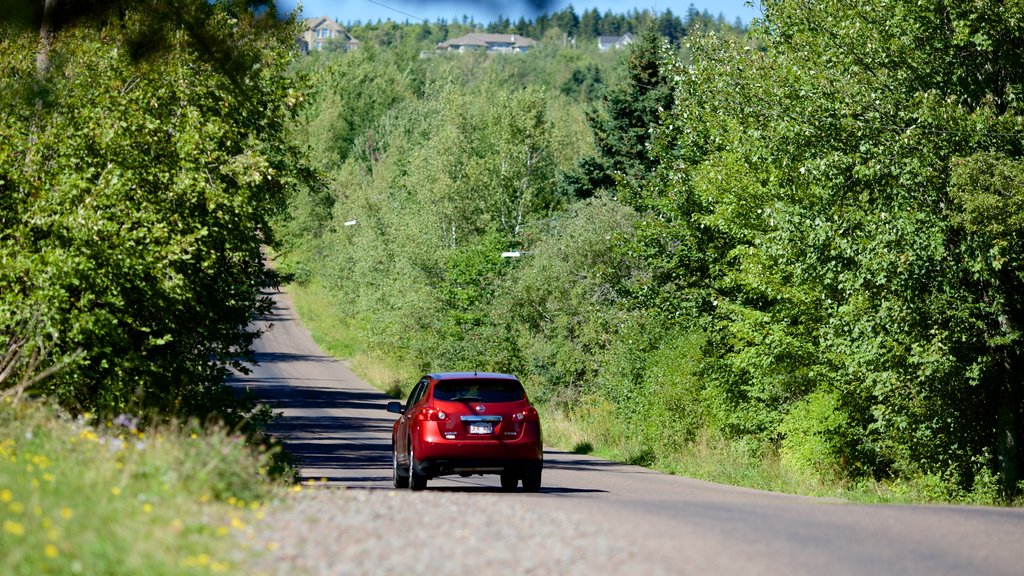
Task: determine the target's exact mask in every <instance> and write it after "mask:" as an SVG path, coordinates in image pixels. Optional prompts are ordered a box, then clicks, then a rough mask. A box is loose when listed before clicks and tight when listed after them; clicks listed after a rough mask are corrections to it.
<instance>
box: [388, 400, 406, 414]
mask: <svg viewBox="0 0 1024 576" xmlns="http://www.w3.org/2000/svg"><path fill="white" fill-rule="evenodd" d="M388 412H394V413H395V414H401V413H402V412H405V406H402V403H401V402H388Z"/></svg>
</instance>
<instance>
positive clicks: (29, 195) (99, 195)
mask: <svg viewBox="0 0 1024 576" xmlns="http://www.w3.org/2000/svg"><path fill="white" fill-rule="evenodd" d="M177 4H178V5H179V7H180V8H182V9H183V10H184V12H183V14H182V15H181V16H182V18H181V19H168V20H166V21H162V22H160V23H159V24H158V27H161V33H163V32H167V35H166V36H165V37H164V40H165V41H166V43H165V44H163V45H161V46H160V47H159V49H160V50H161V57H160V58H159V59H156V58H152V59H151V58H142V57H140V56H139V54H134V53H133V52H132V51H131V50H127V51H126V50H124V49H123V48H124V47H125V46H126V45H127V44H130V43H131V42H132V41H133V38H134V37H133V34H134V33H135V32H136V29H135V28H133V27H134V26H140V25H142V23H143V22H144V21H145V20H146V18H147V15H146V14H144V13H142V12H139V11H135V10H127V11H126V12H125V13H124V14H123V15H122V16H123V18H111V19H105V18H104V17H103V15H102V14H100V15H98V17H97V18H96V19H95V20H90V21H88V23H86V22H79V23H77V24H75V25H72V26H68V27H65V28H63V29H62V30H61V31H60V32H59V33H58V34H57V36H56V38H55V40H54V44H53V47H52V48H51V50H50V54H49V55H50V59H51V62H52V67H51V74H50V76H48V77H46V78H45V79H44V80H45V85H46V89H47V90H46V92H45V94H44V95H43V96H44V98H42V99H40V100H36V98H35V97H34V96H33V95H31V94H25V95H22V96H21V97H20V98H19V93H18V92H6V91H5V93H4V94H5V98H9V101H8V102H7V104H10V107H9V110H12V111H16V114H12V115H11V116H10V120H11V121H10V122H5V123H4V125H3V127H2V128H0V129H2V130H3V132H4V133H3V135H2V136H3V137H2V139H3V141H4V142H5V144H4V145H2V152H0V158H2V159H3V164H2V170H0V173H2V174H4V177H3V180H4V182H5V183H4V186H5V192H10V194H9V195H8V194H6V193H5V194H4V195H3V197H4V199H5V200H4V202H5V205H4V206H3V208H5V210H4V211H3V218H4V226H3V231H2V232H0V254H6V255H9V256H8V257H9V258H10V261H11V264H12V265H11V266H10V267H8V266H4V268H3V272H0V308H2V307H9V309H18V308H21V307H31V308H32V309H37V310H41V312H40V317H41V318H42V321H43V322H44V325H45V326H46V327H47V328H48V329H49V330H52V332H53V333H54V334H55V335H56V338H55V344H54V347H53V349H52V353H53V354H54V360H56V361H59V360H60V359H61V358H67V357H70V355H73V354H74V353H75V351H76V350H79V349H80V350H81V351H82V354H81V356H80V357H79V356H75V358H76V360H75V362H74V364H73V365H72V366H70V367H68V368H67V369H65V370H64V371H62V372H60V373H59V374H57V375H56V376H55V377H53V378H51V379H49V380H46V381H45V382H42V383H40V384H39V385H37V386H36V391H37V392H40V393H45V394H50V395H53V396H55V397H56V398H58V399H59V400H61V401H62V402H63V403H64V404H65V405H66V406H68V407H69V408H72V409H73V410H110V411H126V410H129V409H131V410H133V411H147V410H148V411H152V412H154V413H158V414H165V415H166V414H178V413H181V415H193V414H194V415H198V416H204V417H205V416H206V415H207V413H208V412H209V411H210V410H211V409H215V408H213V407H212V406H204V405H203V404H204V400H202V398H204V397H206V396H208V392H209V391H210V390H212V389H215V388H216V387H217V386H218V385H219V384H220V383H221V382H222V380H223V377H224V375H225V374H226V372H227V370H226V368H227V366H229V365H232V364H237V362H238V359H239V358H243V357H244V356H245V354H246V352H247V350H248V349H249V345H250V343H251V341H252V339H253V338H254V336H255V335H254V334H252V333H249V332H247V328H246V327H247V325H248V322H249V320H250V318H251V317H252V315H253V314H254V313H255V311H257V310H258V309H259V308H260V306H261V299H260V296H259V289H260V288H261V287H262V286H263V285H264V284H265V275H264V271H263V267H262V262H261V255H260V244H261V242H262V241H264V240H270V238H269V237H268V236H267V234H266V233H267V232H269V225H268V221H269V217H270V216H271V215H272V214H274V212H275V211H276V210H278V209H279V208H280V207H281V206H282V205H283V194H282V192H283V191H284V190H285V189H286V187H289V186H292V185H293V183H294V182H295V181H296V180H299V179H301V178H303V177H304V176H303V174H302V168H301V163H300V162H298V156H297V155H296V154H295V153H294V152H293V151H292V149H291V148H290V147H289V146H288V145H287V144H286V143H285V141H284V132H283V129H284V118H285V117H286V115H287V113H288V112H287V109H286V107H285V104H284V102H285V95H286V94H287V93H288V90H289V89H290V88H291V86H290V85H289V82H288V81H287V80H286V79H285V78H284V76H283V75H282V73H283V66H284V65H285V64H286V59H285V57H284V56H285V55H286V54H288V53H289V52H290V50H291V43H292V38H291V35H290V33H289V32H288V30H289V29H290V28H289V27H288V26H282V25H280V24H278V25H277V26H278V27H277V28H275V27H274V26H273V25H268V23H267V22H263V21H260V17H258V16H256V15H254V14H252V13H249V12H248V11H242V12H237V13H233V14H231V15H229V14H228V13H226V12H225V11H224V10H225V5H224V4H215V5H210V4H208V3H203V2H200V3H198V4H197V5H196V6H185V4H188V3H187V2H185V3H177ZM186 22H187V23H188V25H189V26H192V27H191V28H188V27H186ZM164 28H166V30H165V29H164ZM257 32H259V33H260V34H262V35H260V36H254V34H256V33H257ZM25 36H28V37H31V34H26V35H25ZM207 36H209V37H212V36H216V38H217V41H216V43H213V44H211V43H209V42H208V43H207V44H206V45H205V46H206V48H207V49H210V50H214V51H216V52H217V54H216V55H214V54H212V53H210V52H204V51H202V50H198V49H197V47H196V45H195V44H193V43H192V41H195V40H196V38H198V37H207ZM21 37H22V35H20V34H19V35H17V36H11V37H10V40H8V41H7V42H9V44H8V46H9V47H10V48H11V50H10V51H8V50H6V49H5V51H4V52H3V56H2V57H0V58H2V59H3V60H4V66H5V69H12V70H20V71H23V72H25V78H29V77H31V76H29V75H28V74H27V73H28V70H29V66H30V63H31V56H32V54H33V52H34V50H35V49H36V47H35V44H34V42H30V41H24V42H22V41H21V40H20V39H21ZM186 39H189V40H188V41H186ZM207 40H211V38H207ZM211 41H212V40H211ZM240 63H247V64H245V65H244V66H243V65H242V64H240ZM256 63H259V64H260V65H259V66H256V65H253V64H256ZM15 77H17V75H15ZM26 81H27V80H26ZM34 303H38V305H37V304H34ZM223 407H224V408H225V409H230V408H229V407H228V406H227V405H226V404H225V405H224V406H223ZM226 415H227V414H222V416H226Z"/></svg>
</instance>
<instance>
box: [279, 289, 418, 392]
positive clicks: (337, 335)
mask: <svg viewBox="0 0 1024 576" xmlns="http://www.w3.org/2000/svg"><path fill="white" fill-rule="evenodd" d="M287 289H288V293H289V294H290V295H291V296H292V301H293V303H294V304H295V310H296V312H298V315H299V317H300V318H302V321H303V323H304V324H305V326H306V328H307V329H308V330H309V333H310V335H312V337H313V341H314V342H316V343H317V344H318V345H319V346H320V348H322V349H323V350H324V351H325V352H327V353H328V354H330V355H331V356H334V357H335V358H339V359H343V360H346V361H348V364H349V367H350V368H351V369H352V370H353V371H354V372H355V373H356V374H358V375H359V377H360V378H362V379H363V380H365V381H366V382H368V383H370V384H371V385H373V386H375V387H377V388H379V389H380V390H382V391H383V392H384V393H386V394H388V395H390V396H393V397H396V398H398V397H402V396H404V394H405V393H407V392H409V390H410V388H411V387H412V385H413V384H415V383H416V380H417V378H419V377H420V376H421V375H420V374H417V373H416V372H415V370H413V369H411V368H410V367H409V366H405V365H403V364H402V363H401V362H400V361H397V360H395V359H394V358H389V357H386V356H383V355H380V354H374V353H372V352H371V351H369V350H367V348H366V346H364V345H363V343H362V340H361V339H360V337H359V333H360V330H361V329H362V327H361V326H359V325H358V324H356V323H355V322H354V321H353V320H352V319H351V318H349V317H348V316H346V315H345V314H343V313H342V311H341V310H340V309H339V308H338V307H337V305H336V304H335V303H334V302H333V300H332V298H331V295H330V293H329V292H328V290H327V289H326V288H325V287H324V286H323V285H322V284H321V283H320V282H319V281H317V280H316V279H313V280H311V281H310V282H308V283H302V284H300V283H297V282H295V283H292V284H289V285H288V287H287Z"/></svg>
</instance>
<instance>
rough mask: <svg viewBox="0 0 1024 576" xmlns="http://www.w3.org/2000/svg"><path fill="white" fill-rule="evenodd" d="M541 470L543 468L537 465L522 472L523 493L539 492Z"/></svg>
mask: <svg viewBox="0 0 1024 576" xmlns="http://www.w3.org/2000/svg"><path fill="white" fill-rule="evenodd" d="M543 469H544V466H543V465H542V464H538V465H536V466H531V467H529V468H527V469H526V470H525V471H523V492H537V491H539V490H540V475H541V471H542V470H543Z"/></svg>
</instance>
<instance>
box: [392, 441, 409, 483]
mask: <svg viewBox="0 0 1024 576" xmlns="http://www.w3.org/2000/svg"><path fill="white" fill-rule="evenodd" d="M391 481H392V482H394V484H395V488H408V487H409V475H408V474H402V469H401V468H400V467H399V466H398V451H397V450H395V447H394V446H392V447H391Z"/></svg>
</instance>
